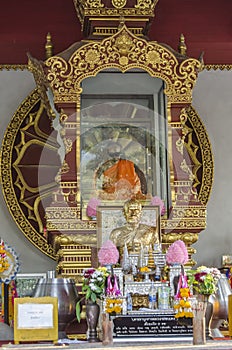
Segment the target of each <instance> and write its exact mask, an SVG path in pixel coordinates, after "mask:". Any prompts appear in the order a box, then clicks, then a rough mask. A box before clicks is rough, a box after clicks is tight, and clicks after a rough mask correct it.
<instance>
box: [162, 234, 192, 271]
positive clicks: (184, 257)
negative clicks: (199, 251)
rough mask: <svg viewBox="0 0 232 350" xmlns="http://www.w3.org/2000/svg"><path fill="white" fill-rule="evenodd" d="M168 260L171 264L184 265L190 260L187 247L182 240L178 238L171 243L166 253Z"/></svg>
mask: <svg viewBox="0 0 232 350" xmlns="http://www.w3.org/2000/svg"><path fill="white" fill-rule="evenodd" d="M166 261H167V263H168V264H169V265H174V264H183V265H184V264H186V263H187V262H188V251H187V247H186V245H185V243H184V242H183V241H182V240H180V239H178V240H177V241H175V242H174V243H172V244H171V245H170V247H169V248H168V250H167V253H166Z"/></svg>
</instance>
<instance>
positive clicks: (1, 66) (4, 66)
mask: <svg viewBox="0 0 232 350" xmlns="http://www.w3.org/2000/svg"><path fill="white" fill-rule="evenodd" d="M111 34H115V31H113V32H112V33H111ZM134 34H135V33H134ZM140 34H142V33H140ZM135 35H137V34H135ZM218 69H219V70H228V71H229V70H232V64H204V65H203V66H202V70H207V71H210V70H218ZM1 70H28V64H0V71H1Z"/></svg>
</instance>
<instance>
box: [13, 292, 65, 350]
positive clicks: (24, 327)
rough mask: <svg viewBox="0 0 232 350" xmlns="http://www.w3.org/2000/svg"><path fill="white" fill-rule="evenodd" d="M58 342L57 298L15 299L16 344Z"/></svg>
mask: <svg viewBox="0 0 232 350" xmlns="http://www.w3.org/2000/svg"><path fill="white" fill-rule="evenodd" d="M32 341H53V342H54V343H56V342H57V341H58V299H57V297H40V298H30V297H28V298H15V299H14V342H15V344H19V343H20V342H32Z"/></svg>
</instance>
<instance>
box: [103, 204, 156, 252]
mask: <svg viewBox="0 0 232 350" xmlns="http://www.w3.org/2000/svg"><path fill="white" fill-rule="evenodd" d="M123 213H124V216H125V219H126V224H125V225H124V226H122V227H118V228H115V229H113V231H111V234H110V237H109V239H110V240H111V241H112V242H113V243H114V244H115V245H116V246H117V247H122V246H124V245H125V244H127V245H129V246H131V248H132V250H135V251H136V250H138V249H140V247H141V245H142V246H143V247H149V246H152V247H154V244H159V243H160V239H159V233H158V230H157V227H154V226H149V225H146V224H142V223H140V219H141V215H142V204H141V202H139V201H138V200H135V199H130V200H128V201H126V202H125V204H124V207H123Z"/></svg>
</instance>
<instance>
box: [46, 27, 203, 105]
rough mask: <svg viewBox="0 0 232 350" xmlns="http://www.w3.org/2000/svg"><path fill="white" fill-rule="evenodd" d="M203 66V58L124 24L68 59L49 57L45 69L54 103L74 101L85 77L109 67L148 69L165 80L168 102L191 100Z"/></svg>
mask: <svg viewBox="0 0 232 350" xmlns="http://www.w3.org/2000/svg"><path fill="white" fill-rule="evenodd" d="M177 56H179V58H177ZM201 67H202V64H201V62H200V61H198V60H196V59H193V58H186V57H185V56H181V55H179V54H178V53H177V52H176V53H174V52H172V49H171V48H167V47H166V46H164V45H161V44H158V43H157V42H149V41H146V40H143V39H140V38H138V37H136V36H135V35H133V34H132V33H131V32H130V31H129V30H128V29H127V27H126V26H125V25H124V26H123V27H122V29H121V30H120V31H119V32H118V33H117V34H115V35H113V36H111V37H110V38H107V39H105V40H103V41H101V42H90V43H88V44H85V45H83V46H81V47H80V48H78V49H77V50H76V51H75V52H74V53H73V54H72V55H71V57H70V58H69V59H68V61H66V60H65V59H64V58H62V57H59V56H53V57H51V58H49V59H48V60H47V61H46V62H45V67H44V69H45V71H46V76H47V81H48V83H49V85H50V87H51V89H52V91H53V94H54V101H55V103H59V102H74V103H75V102H76V100H77V95H78V94H80V93H81V91H82V90H81V87H80V84H81V82H82V80H83V79H85V78H88V77H91V76H95V75H97V73H98V72H100V71H102V70H104V69H107V68H116V69H119V70H120V71H121V72H126V71H128V70H130V69H135V68H138V69H142V70H145V71H147V72H148V73H149V74H150V75H151V76H152V77H157V78H160V79H162V80H164V81H165V83H166V89H165V93H166V95H167V96H168V101H169V103H180V102H182V103H190V102H191V100H192V89H193V86H194V84H195V82H196V79H197V74H198V71H199V70H200V69H201Z"/></svg>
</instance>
